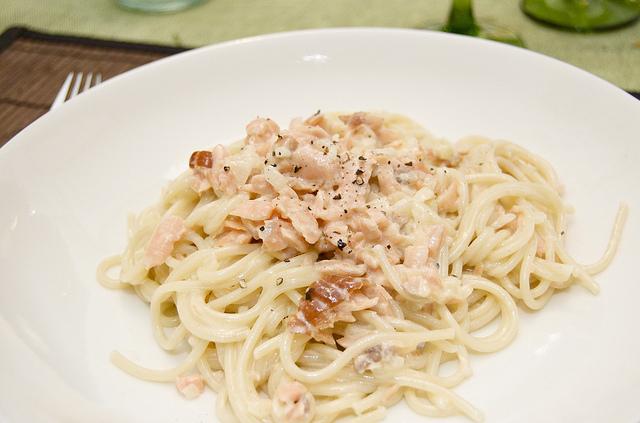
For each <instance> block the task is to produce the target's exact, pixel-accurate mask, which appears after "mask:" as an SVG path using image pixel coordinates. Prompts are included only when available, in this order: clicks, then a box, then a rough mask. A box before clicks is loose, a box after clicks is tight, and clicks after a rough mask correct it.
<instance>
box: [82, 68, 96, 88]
mask: <svg viewBox="0 0 640 423" xmlns="http://www.w3.org/2000/svg"><path fill="white" fill-rule="evenodd" d="M91 78H93V72H89V73H88V74H87V78H86V79H85V80H84V85H83V86H82V92H85V91H87V90H88V89H89V88H91Z"/></svg>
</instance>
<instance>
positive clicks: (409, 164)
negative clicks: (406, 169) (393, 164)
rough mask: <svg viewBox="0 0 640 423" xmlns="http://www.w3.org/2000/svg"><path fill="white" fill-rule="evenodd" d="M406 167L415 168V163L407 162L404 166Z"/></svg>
mask: <svg viewBox="0 0 640 423" xmlns="http://www.w3.org/2000/svg"><path fill="white" fill-rule="evenodd" d="M404 165H405V166H413V162H407V163H405V164H404Z"/></svg>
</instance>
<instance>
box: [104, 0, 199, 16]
mask: <svg viewBox="0 0 640 423" xmlns="http://www.w3.org/2000/svg"><path fill="white" fill-rule="evenodd" d="M205 1H207V0H116V3H118V5H120V6H122V7H124V8H125V9H128V10H133V11H136V12H149V13H171V12H179V11H181V10H184V9H188V8H189V7H192V6H195V5H197V4H200V3H204V2H205Z"/></svg>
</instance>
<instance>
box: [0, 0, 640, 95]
mask: <svg viewBox="0 0 640 423" xmlns="http://www.w3.org/2000/svg"><path fill="white" fill-rule="evenodd" d="M450 6H451V1H450V0H447V1H445V0H395V1H388V0H367V1H365V0H324V1H318V0H295V1H294V0H259V1H258V0H235V1H234V0H208V1H207V2H205V3H204V4H201V5H199V6H196V7H193V8H191V9H189V10H186V11H182V12H179V13H174V14H163V15H154V14H143V13H135V12H129V11H127V10H124V9H122V8H120V7H119V6H118V5H117V4H116V3H115V0H56V1H50V0H0V9H1V10H2V13H1V14H0V32H4V31H5V30H7V29H8V28H10V27H16V26H22V27H26V28H28V29H31V30H34V31H41V32H46V33H53V34H62V35H71V36H80V37H91V38H98V39H105V40H117V41H127V42H137V43H149V44H158V45H166V46H177V47H188V48H193V47H200V46H205V45H209V44H214V43H219V42H224V41H228V40H233V39H237V38H243V37H250V36H255V35H261V34H268V33H274V32H283V31H291V30H300V29H309V28H327V27H398V28H424V27H425V26H427V25H428V24H431V23H437V22H441V21H444V20H446V18H447V15H448V10H449V8H450ZM474 12H475V16H476V19H477V20H478V21H491V22H494V23H500V24H504V25H506V26H508V27H510V28H513V29H515V30H517V32H518V33H519V34H520V35H521V37H522V38H523V39H524V41H525V43H526V45H527V48H529V49H530V50H533V51H536V52H540V53H542V54H545V55H548V56H551V57H554V58H557V59H560V60H562V61H565V62H567V63H570V64H573V65H575V66H577V67H580V68H582V69H585V70H587V71H589V72H591V73H593V74H595V75H597V76H600V77H601V78H603V79H605V80H607V81H609V82H611V83H613V84H615V85H617V86H618V87H620V88H622V89H625V90H627V91H636V92H637V91H640V22H636V23H634V24H632V25H630V26H627V27H624V28H622V29H618V30H615V31H610V32H603V33H595V34H576V33H571V32H566V31H562V30H558V29H554V28H550V27H546V26H543V25H541V24H538V23H536V22H534V21H532V20H531V19H529V18H528V17H527V16H525V15H524V13H523V12H522V11H521V9H520V0H476V1H475V2H474Z"/></svg>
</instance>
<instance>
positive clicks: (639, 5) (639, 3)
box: [612, 0, 640, 12]
mask: <svg viewBox="0 0 640 423" xmlns="http://www.w3.org/2000/svg"><path fill="white" fill-rule="evenodd" d="M612 1H613V3H615V4H618V5H620V6H622V7H625V8H627V9H631V10H635V11H636V12H640V0H612Z"/></svg>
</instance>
